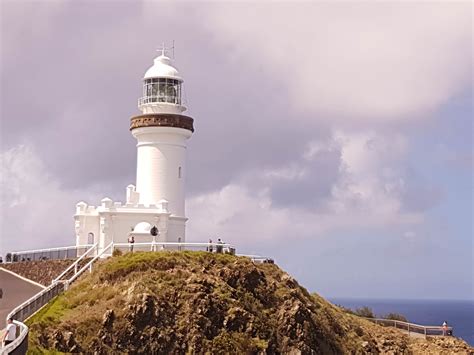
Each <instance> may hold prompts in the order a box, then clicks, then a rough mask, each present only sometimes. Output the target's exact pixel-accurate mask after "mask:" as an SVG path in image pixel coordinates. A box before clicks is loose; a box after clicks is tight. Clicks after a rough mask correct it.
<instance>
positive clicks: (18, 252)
mask: <svg viewBox="0 0 474 355" xmlns="http://www.w3.org/2000/svg"><path fill="white" fill-rule="evenodd" d="M93 245H94V244H82V245H71V246H68V247H56V248H46V249H32V250H20V251H11V252H10V253H11V254H12V255H13V254H32V253H45V252H48V251H58V250H67V249H80V248H86V247H91V246H93Z"/></svg>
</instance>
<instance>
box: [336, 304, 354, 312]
mask: <svg viewBox="0 0 474 355" xmlns="http://www.w3.org/2000/svg"><path fill="white" fill-rule="evenodd" d="M336 307H339V308H340V309H341V310H342V311H343V312H344V313H348V314H355V313H354V311H353V310H352V309H350V308H348V307H344V306H343V305H340V304H336Z"/></svg>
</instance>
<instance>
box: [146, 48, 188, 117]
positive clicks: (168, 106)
mask: <svg viewBox="0 0 474 355" xmlns="http://www.w3.org/2000/svg"><path fill="white" fill-rule="evenodd" d="M182 84H183V79H182V78H181V77H180V76H179V73H178V70H177V69H176V68H175V67H174V66H173V65H172V64H171V59H170V58H168V57H167V56H166V55H165V54H164V53H162V54H161V55H160V56H159V57H157V58H155V61H154V64H153V66H152V67H151V68H150V69H148V70H147V72H146V73H145V76H144V78H143V94H142V95H143V96H142V97H141V98H140V99H139V100H138V108H139V109H140V110H141V111H142V112H143V113H144V114H147V113H172V114H173V113H176V114H179V113H181V112H183V111H185V110H186V107H184V106H183V105H182V99H181V91H182Z"/></svg>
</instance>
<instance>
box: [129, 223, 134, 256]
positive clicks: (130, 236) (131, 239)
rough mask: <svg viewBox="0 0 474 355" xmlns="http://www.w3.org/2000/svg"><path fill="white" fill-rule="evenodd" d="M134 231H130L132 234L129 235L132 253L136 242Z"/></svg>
mask: <svg viewBox="0 0 474 355" xmlns="http://www.w3.org/2000/svg"><path fill="white" fill-rule="evenodd" d="M132 232H133V229H132V231H131V232H130V234H129V235H128V244H130V252H131V253H133V244H134V243H135V237H134V236H133V234H132Z"/></svg>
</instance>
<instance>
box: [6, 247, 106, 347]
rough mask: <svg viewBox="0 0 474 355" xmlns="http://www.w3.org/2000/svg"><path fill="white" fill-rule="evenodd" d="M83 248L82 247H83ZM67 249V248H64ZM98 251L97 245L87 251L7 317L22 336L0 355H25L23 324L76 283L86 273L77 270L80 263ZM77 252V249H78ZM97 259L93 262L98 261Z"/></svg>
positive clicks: (26, 345)
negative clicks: (62, 278)
mask: <svg viewBox="0 0 474 355" xmlns="http://www.w3.org/2000/svg"><path fill="white" fill-rule="evenodd" d="M81 247H82V246H81ZM63 249H65V248H63ZM96 249H97V244H94V245H93V246H91V247H90V248H89V249H87V250H86V251H85V252H84V254H83V255H82V256H81V257H80V258H78V259H77V260H76V261H75V262H74V263H73V264H72V265H70V266H69V267H68V268H67V269H66V270H65V271H64V272H63V273H62V274H61V275H60V277H58V278H56V279H55V280H54V281H53V283H52V284H51V285H49V286H48V287H46V288H45V289H44V290H41V291H40V292H38V293H37V294H36V295H34V296H33V297H31V298H30V299H28V300H26V301H25V302H23V303H22V304H21V305H19V306H18V307H16V308H14V309H13V310H12V311H11V312H10V313H9V314H8V316H7V319H9V318H13V319H14V323H15V324H17V326H18V327H19V328H20V335H19V337H18V338H17V339H15V341H14V342H12V343H10V344H8V345H7V346H6V347H4V348H3V349H1V350H0V355H3V354H25V353H26V349H27V348H28V327H27V326H26V325H25V324H24V323H22V322H23V321H25V320H26V319H28V318H29V317H31V316H32V315H33V314H34V313H36V312H37V311H39V310H40V309H41V308H42V307H43V306H44V305H46V304H47V303H48V302H49V301H51V300H52V299H53V298H54V297H56V296H57V295H59V294H60V293H62V292H63V291H64V290H65V289H66V288H67V286H68V285H69V283H70V282H72V281H74V280H75V279H76V278H77V277H78V276H79V274H80V273H82V272H84V270H85V269H84V268H82V269H80V270H77V268H78V265H79V263H80V262H81V261H82V260H84V258H85V257H86V256H87V255H90V254H91V253H92V251H94V250H96ZM76 250H77V248H76ZM96 258H97V257H95V258H94V259H93V260H96ZM73 269H74V274H73V276H72V277H71V279H69V280H67V281H65V282H64V281H61V277H64V276H65V275H66V274H67V273H68V272H69V271H71V270H73Z"/></svg>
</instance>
